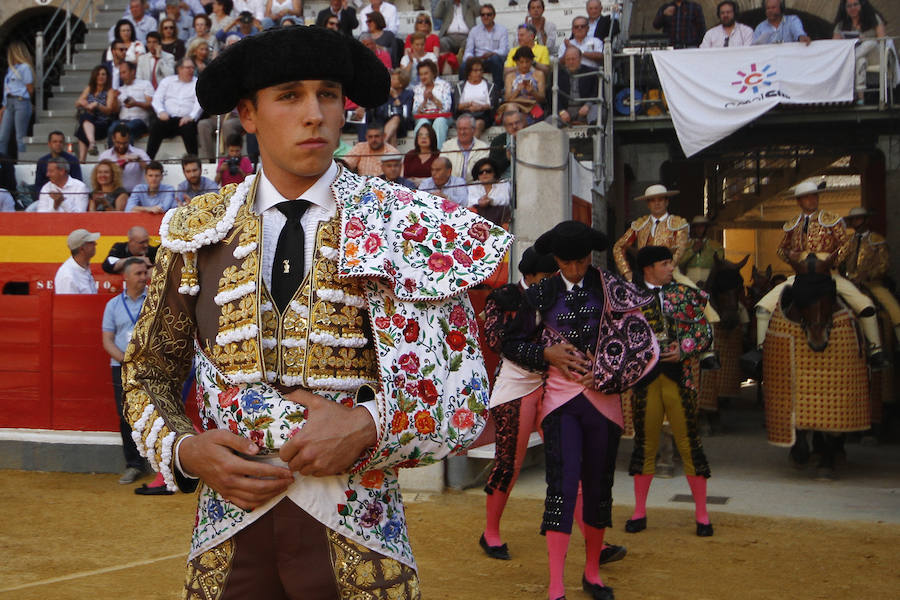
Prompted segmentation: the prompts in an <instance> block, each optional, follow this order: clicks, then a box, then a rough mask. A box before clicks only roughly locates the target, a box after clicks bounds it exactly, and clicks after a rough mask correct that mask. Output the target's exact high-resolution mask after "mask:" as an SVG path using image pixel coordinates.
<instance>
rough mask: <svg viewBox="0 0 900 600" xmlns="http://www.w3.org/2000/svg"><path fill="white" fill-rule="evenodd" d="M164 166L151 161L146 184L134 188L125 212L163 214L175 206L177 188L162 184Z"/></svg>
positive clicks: (146, 174)
mask: <svg viewBox="0 0 900 600" xmlns="http://www.w3.org/2000/svg"><path fill="white" fill-rule="evenodd" d="M162 175H163V166H162V163H160V162H159V161H156V160H151V161H150V164H149V165H147V170H146V171H145V172H144V179H145V181H146V182H145V183H139V184H138V185H136V186H134V189H133V190H132V191H131V196H129V197H128V204H126V205H125V212H148V213H155V214H162V213H164V212H166V211H167V210H169V209H170V208H173V207H174V206H175V188H173V187H172V186H171V185H169V184H167V183H162Z"/></svg>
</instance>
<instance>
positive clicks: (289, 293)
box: [272, 200, 309, 312]
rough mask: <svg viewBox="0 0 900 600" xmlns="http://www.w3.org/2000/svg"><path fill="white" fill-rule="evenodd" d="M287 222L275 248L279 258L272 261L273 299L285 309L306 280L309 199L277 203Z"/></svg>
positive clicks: (282, 309)
mask: <svg viewBox="0 0 900 600" xmlns="http://www.w3.org/2000/svg"><path fill="white" fill-rule="evenodd" d="M275 208H277V209H278V210H279V211H281V214H283V215H284V216H285V217H287V222H286V223H285V224H284V228H283V229H282V230H281V234H280V235H279V236H278V245H277V246H276V247H275V261H274V262H273V263H272V299H273V300H274V301H275V305H276V306H277V307H278V310H279V311H281V312H284V309H285V307H286V306H287V305H288V303H289V302H290V301H291V298H293V297H294V293H295V292H296V291H297V288H299V287H300V284H301V283H303V268H304V266H305V265H304V260H303V249H304V246H305V245H306V240H305V238H304V236H303V224H302V223H300V218H301V217H302V216H303V213H305V212H306V209H307V208H309V201H307V200H290V201H288V202H279V203H278V204H276V205H275Z"/></svg>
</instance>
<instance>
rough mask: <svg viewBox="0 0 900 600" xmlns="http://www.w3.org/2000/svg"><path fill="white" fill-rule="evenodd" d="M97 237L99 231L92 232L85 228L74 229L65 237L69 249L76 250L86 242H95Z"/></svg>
mask: <svg viewBox="0 0 900 600" xmlns="http://www.w3.org/2000/svg"><path fill="white" fill-rule="evenodd" d="M99 239H100V234H99V233H92V232H90V231H88V230H87V229H76V230H75V231H73V232H72V233H70V234H69V237H68V238H66V244H67V245H68V246H69V250H78V249H79V248H81V247H82V246H83V245H84V244H85V243H86V242H96V241H97V240H99Z"/></svg>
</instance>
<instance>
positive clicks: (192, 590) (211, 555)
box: [182, 538, 234, 600]
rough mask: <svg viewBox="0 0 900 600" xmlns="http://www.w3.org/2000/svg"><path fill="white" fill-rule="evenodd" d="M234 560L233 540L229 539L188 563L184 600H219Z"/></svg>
mask: <svg viewBox="0 0 900 600" xmlns="http://www.w3.org/2000/svg"><path fill="white" fill-rule="evenodd" d="M233 560H234V540H233V539H231V538H229V539H227V540H225V541H224V542H222V543H221V544H219V545H218V546H216V547H215V548H211V549H210V550H207V551H206V552H204V553H203V554H201V555H200V556H198V557H196V558H194V559H193V560H192V561H190V562H188V565H187V574H186V577H185V582H184V594H183V595H182V598H183V599H184V600H219V598H221V597H222V595H223V594H224V592H225V584H226V583H227V581H228V575H229V574H230V573H231V565H232V561H233Z"/></svg>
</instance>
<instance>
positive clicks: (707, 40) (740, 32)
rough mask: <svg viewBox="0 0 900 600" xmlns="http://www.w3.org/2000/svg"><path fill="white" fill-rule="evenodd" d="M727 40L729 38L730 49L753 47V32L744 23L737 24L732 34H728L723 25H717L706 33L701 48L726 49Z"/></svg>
mask: <svg viewBox="0 0 900 600" xmlns="http://www.w3.org/2000/svg"><path fill="white" fill-rule="evenodd" d="M725 38H728V46H727V47H728V48H732V47H739V46H752V45H753V30H752V29H750V28H749V27H747V26H746V25H744V24H743V23H735V24H734V28H733V29H732V30H731V33H726V32H725V28H724V27H722V25H716V26H715V27H713V28H712V29H710V30H709V31H707V32H706V35H704V36H703V41H702V42H700V47H701V48H725V47H726V46H725Z"/></svg>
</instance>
